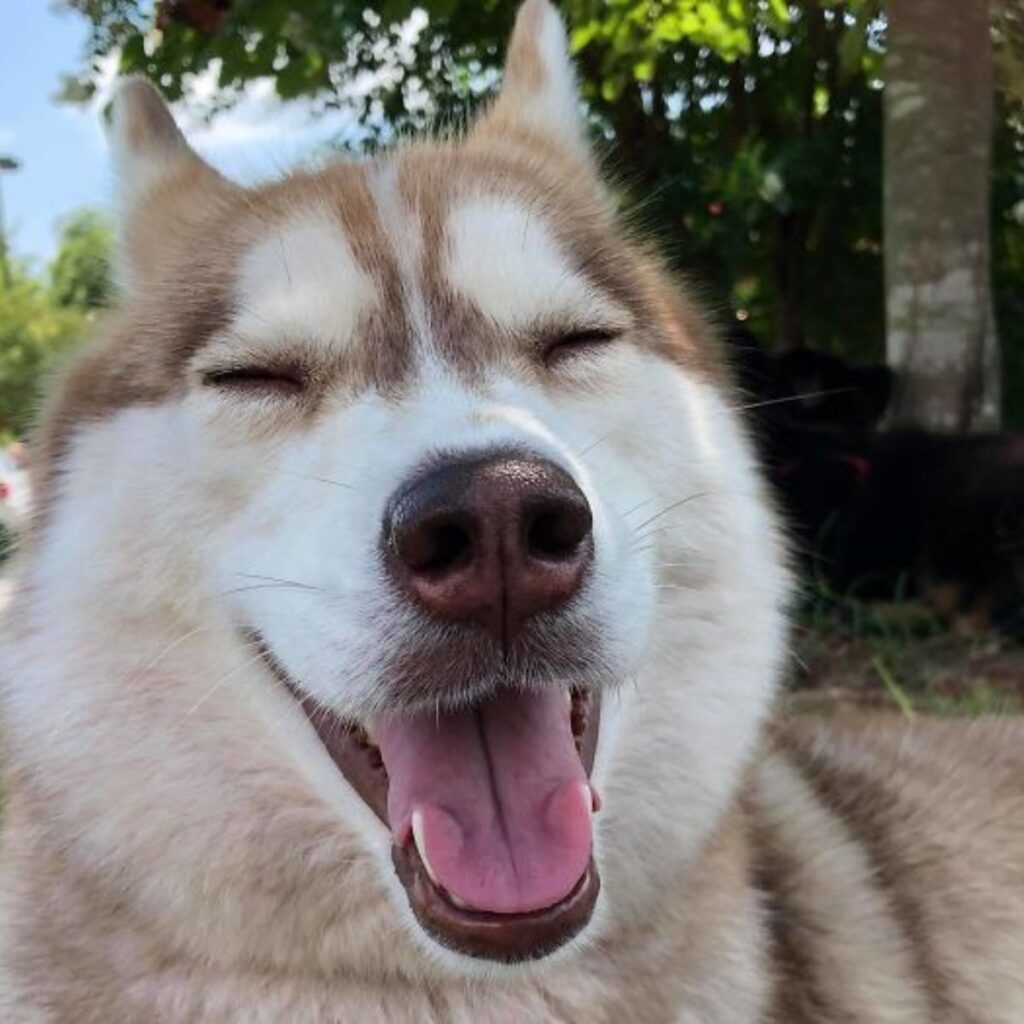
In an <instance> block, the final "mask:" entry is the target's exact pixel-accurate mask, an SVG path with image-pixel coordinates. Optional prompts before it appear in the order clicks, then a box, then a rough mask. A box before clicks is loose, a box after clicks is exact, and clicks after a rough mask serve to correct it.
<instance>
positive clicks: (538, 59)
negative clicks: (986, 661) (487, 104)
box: [479, 0, 590, 161]
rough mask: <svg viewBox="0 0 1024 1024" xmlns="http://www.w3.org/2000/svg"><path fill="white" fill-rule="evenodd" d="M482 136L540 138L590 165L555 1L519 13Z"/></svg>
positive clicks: (541, 0) (537, 2) (529, 4)
mask: <svg viewBox="0 0 1024 1024" xmlns="http://www.w3.org/2000/svg"><path fill="white" fill-rule="evenodd" d="M479 130H480V131H482V132H484V133H488V134H494V135H499V136H500V135H502V134H505V133H507V132H509V131H512V132H519V133H522V132H526V133H528V134H531V135H540V136H543V137H544V138H545V139H547V141H549V142H555V143H557V144H558V145H560V146H561V147H562V148H564V149H567V150H569V152H570V153H571V154H572V155H574V156H577V157H580V158H582V159H585V160H587V161H589V159H590V151H589V147H588V145H587V141H586V137H585V134H584V126H583V119H582V117H581V116H580V99H579V91H578V89H577V86H576V75H575V72H574V70H573V65H572V61H571V60H570V58H569V41H568V38H567V37H566V32H565V25H564V24H563V23H562V19H561V17H560V15H559V14H558V11H556V10H555V8H554V7H553V6H552V4H551V3H550V0H526V2H525V3H524V4H523V5H522V6H521V7H520V8H519V14H518V15H517V16H516V24H515V28H514V29H513V30H512V38H511V40H510V41H509V45H508V54H507V56H506V57H505V77H504V82H503V84H502V87H501V93H500V94H499V96H498V99H497V100H496V102H495V104H494V106H493V107H492V108H491V109H490V111H489V112H488V113H487V114H486V115H485V116H484V118H483V120H482V122H481V123H480V126H479Z"/></svg>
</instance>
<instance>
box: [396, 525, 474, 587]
mask: <svg viewBox="0 0 1024 1024" xmlns="http://www.w3.org/2000/svg"><path fill="white" fill-rule="evenodd" d="M398 553H399V555H400V556H401V559H402V561H403V562H404V563H405V564H406V566H408V567H409V568H410V569H412V570H413V571H414V572H418V573H423V574H426V575H441V574H444V573H448V572H451V571H452V570H454V569H458V568H461V567H462V566H464V565H467V564H468V563H469V562H470V561H471V560H472V553H473V538H472V535H471V534H470V531H469V529H468V528H467V527H466V526H465V525H464V524H463V523H460V522H458V521H455V520H452V519H444V520H439V521H434V522H421V523H418V524H416V526H415V527H413V528H412V529H410V530H407V531H405V532H404V534H403V535H401V536H400V537H399V538H398Z"/></svg>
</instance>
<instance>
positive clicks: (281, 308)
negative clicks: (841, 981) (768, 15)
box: [7, 0, 785, 975]
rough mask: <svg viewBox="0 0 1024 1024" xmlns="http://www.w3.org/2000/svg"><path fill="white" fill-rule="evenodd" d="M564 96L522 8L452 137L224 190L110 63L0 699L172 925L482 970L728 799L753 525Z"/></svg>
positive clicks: (713, 376)
mask: <svg viewBox="0 0 1024 1024" xmlns="http://www.w3.org/2000/svg"><path fill="white" fill-rule="evenodd" d="M576 108H577V99H576V95H575V92H574V89H573V84H572V72H571V67H570V65H569V63H568V59H567V57H566V51H565V43H564V36H563V32H562V28H561V24H560V21H559V19H558V17H557V15H556V14H555V13H554V11H553V9H552V8H551V7H550V6H549V5H548V4H547V3H544V2H538V0H530V2H528V3H527V4H526V5H525V6H524V8H523V9H522V11H521V13H520V17H519V20H518V23H517V28H516V32H515V35H514V37H513V40H512V42H511V44H510V50H509V57H508V63H507V69H506V78H505V84H504V87H503V92H502V94H501V96H500V97H499V99H498V100H497V102H496V104H495V105H494V106H493V108H492V109H491V110H490V111H489V112H488V113H487V114H486V116H485V117H484V118H483V119H482V121H481V122H480V123H479V124H478V125H477V126H475V127H474V128H473V129H472V131H470V132H469V133H468V134H467V135H466V137H465V138H460V139H458V140H455V141H450V142H443V143H429V144H420V145H413V146H410V147H408V148H405V149H401V150H399V151H397V152H395V153H393V154H391V155H388V156H385V157H382V158H380V159H377V160H374V161H371V162H365V163H356V164H341V165H336V166H331V167H328V168H326V169H324V170H322V171H320V172H317V173H311V174H299V175H295V176H292V177H290V178H287V179H285V180H284V181H281V182H279V183H277V184H274V185H271V186H268V187H264V188H261V189H256V190H242V189H240V188H237V187H236V186H234V185H231V184H229V183H227V182H225V181H224V180H223V179H221V178H220V177H219V176H217V175H216V174H215V173H214V172H213V171H212V170H210V169H209V168H208V167H207V166H205V165H204V164H202V162H201V161H200V160H199V159H198V157H196V156H195V155H194V154H193V153H192V152H191V150H189V149H188V147H187V145H186V144H185V142H184V140H183V139H182V138H181V136H180V135H179V134H178V132H177V130H176V128H175V127H174V125H173V122H172V121H171V119H170V116H169V114H168V113H167V112H166V109H165V108H164V107H163V105H162V104H161V103H160V101H159V100H158V98H157V97H156V96H155V94H154V93H153V92H152V91H151V90H150V89H149V87H148V86H146V85H144V84H143V83H141V82H131V81H130V82H128V83H126V84H125V85H124V86H123V87H122V90H121V92H120V95H119V97H118V99H117V101H116V106H115V117H114V122H115V137H116V142H117V146H118V149H119V159H120V166H121V170H122V187H123V193H124V202H125V230H124V246H123V260H122V263H123V266H122V277H123V280H124V298H123V303H122V306H121V308H120V310H119V311H118V312H117V313H116V314H115V318H114V319H113V320H112V322H111V323H110V325H109V326H108V330H107V333H106V335H105V336H104V337H103V338H102V339H101V340H100V341H99V342H98V343H96V344H95V345H94V346H93V347H92V348H90V349H89V350H87V352H86V353H85V354H84V355H83V356H82V357H81V359H80V360H79V362H78V363H77V364H76V366H75V367H74V368H73V369H72V371H71V372H70V374H68V375H67V376H66V378H65V380H64V383H63V385H62V387H61V388H60V389H59V390H58V392H57V395H56V397H55V398H54V400H53V402H52V403H51V407H50V410H49V413H48V416H47V418H46V420H45V421H44V425H43V428H42V431H41V434H40V441H39V445H40V447H39V453H40V454H39V465H40V466H41V474H42V475H41V479H40V480H39V481H38V487H39V491H40V493H41V494H42V495H43V498H42V505H41V507H40V509H39V523H38V526H37V530H36V536H35V538H34V542H33V545H32V551H31V552H30V556H29V561H28V567H27V569H26V597H25V600H24V602H23V607H22V628H21V630H20V631H19V639H18V641H17V642H16V644H15V647H14V650H12V652H11V658H12V660H13V662H14V663H15V664H16V665H17V666H18V670H17V671H16V673H15V677H16V678H29V677H31V678H32V679H33V680H34V683H33V687H32V688H31V689H29V688H28V687H25V688H24V689H22V688H19V686H18V685H17V684H15V685H13V686H11V687H9V691H8V696H7V706H8V717H9V719H10V721H11V722H12V723H13V726H12V732H13V734H14V736H15V741H14V742H15V744H16V746H17V747H18V749H19V750H20V751H21V754H20V756H21V757H22V758H23V759H26V760H29V761H32V762H33V763H34V764H36V765H41V764H42V763H44V762H49V763H50V767H49V768H48V769H47V770H46V771H47V773H48V777H50V778H55V779H59V780H61V784H60V785H54V786H53V787H52V792H51V791H49V790H48V792H47V795H46V799H48V800H50V801H53V802H54V803H55V804H56V805H58V806H59V811H57V812H55V813H54V814H53V815H51V818H52V820H53V821H54V822H55V824H54V826H53V827H54V829H56V830H57V831H58V832H59V833H60V836H59V838H60V839H61V840H62V841H64V842H65V844H67V843H68V842H71V846H72V847H73V848H74V849H75V850H76V858H77V859H78V861H79V862H80V863H81V864H82V865H83V870H87V871H89V872H90V873H92V874H99V875H100V876H101V878H102V876H103V872H104V870H109V868H110V865H111V864H116V865H117V867H118V870H119V871H120V876H119V877H120V884H121V885H122V886H123V887H125V888H127V890H129V891H130V892H131V893H132V895H133V898H135V899H136V900H138V901H140V902H142V903H143V904H145V905H146V907H147V908H148V909H149V911H150V913H151V914H152V915H153V916H154V917H155V918H156V919H158V920H159V921H160V922H161V927H163V928H164V929H165V931H166V934H167V935H168V936H169V941H172V942H173V943H176V944H177V945H179V946H181V947H182V948H185V949H188V950H190V951H193V952H196V953H201V954H202V955H203V956H206V957H210V956H212V957H214V958H221V959H225V960H235V959H242V958H246V959H247V962H252V961H253V960H254V959H255V960H256V961H257V962H263V963H274V964H275V965H277V966H281V965H282V964H289V963H293V962H296V961H301V962H303V963H307V964H308V963H309V962H310V960H311V959H312V960H313V961H314V962H315V963H317V964H318V965H323V966H324V967H325V969H331V970H334V969H337V968H338V967H339V966H345V967H347V968H353V967H358V968H359V969H361V970H371V969H372V970H376V971H378V972H380V971H382V970H384V968H383V967H382V964H387V968H386V970H387V971H400V972H401V971H404V972H408V973H415V974H417V975H422V973H423V972H424V971H427V970H440V971H444V972H455V973H457V974H464V973H466V972H473V971H477V970H479V969H480V965H481V964H484V965H493V964H495V963H503V964H509V965H516V966H512V967H510V968H509V969H511V970H521V969H522V965H523V964H524V963H526V962H531V961H536V960H541V959H545V958H550V957H552V956H556V955H557V957H561V956H565V955H567V954H569V953H571V952H572V951H577V952H578V951H579V950H581V949H584V948H586V947H587V945H588V944H590V943H594V942H600V941H602V937H603V936H606V935H608V934H611V933H612V932H614V930H615V929H616V928H620V927H623V926H624V924H625V923H626V922H628V921H630V920H635V919H636V918H637V917H638V916H640V915H644V914H654V913H662V911H661V910H659V909H658V908H659V905H660V904H662V903H663V901H664V897H665V892H666V890H669V889H670V888H671V886H672V885H673V884H674V881H675V880H676V879H677V878H678V874H679V872H680V871H681V870H682V867H683V866H684V865H685V864H686V863H687V861H688V860H689V859H691V858H692V857H693V856H694V855H695V853H696V851H697V850H699V848H700V847H701V845H702V843H703V842H704V841H705V839H706V838H707V836H708V835H709V833H710V832H711V830H712V829H713V826H714V824H715V821H716V820H717V816H718V814H719V813H720V811H721V809H722V807H723V806H724V804H725V802H726V801H727V799H728V795H729V793H730V792H731V791H732V789H733V787H734V786H735V784H736V780H737V776H738V773H739V772H740V770H741V768H742V764H743V761H744V757H745V755H746V752H747V750H748V748H749V746H750V744H751V743H752V742H753V737H754V735H755V731H756V727H757V725H758V722H759V720H760V718H761V716H762V714H763V711H764V708H765V706H766V703H767V701H768V698H769V695H770V692H771V682H772V678H773V676H774V673H775V670H776V665H777V662H778V659H779V656H780V650H781V646H782V625H781V623H782V615H781V610H780V609H781V605H782V603H783V600H784V594H785V574H784V572H783V570H782V569H781V567H780V556H779V546H778V542H777V539H776V535H775V528H774V524H773V521H772V518H771V516H770V515H769V513H768V511H767V510H766V507H765V503H764V501H763V498H762V496H761V490H760V485H759V482H758V480H757V476H756V474H755V472H754V470H753V467H752V464H751V460H750V457H749V455H748V451H747V446H746V443H745V440H744V438H743V437H742V434H741V431H740V429H739V427H738V425H737V422H736V419H735V417H734V415H733V413H732V411H731V408H730V406H731V404H732V400H731V397H730V393H729V390H728V387H727V385H726V383H725V381H724V379H723V377H722V374H721V372H720V370H719V369H718V360H717V355H716V352H715V349H714V341H713V339H711V338H710V337H709V336H708V333H707V331H706V329H705V328H704V326H703V324H702V321H701V319H700V317H699V316H698V315H697V314H696V313H695V312H694V311H693V310H692V309H691V307H690V306H689V305H688V304H687V302H686V301H685V300H684V299H683V298H681V297H680V296H679V295H678V294H677V293H676V292H675V291H674V289H673V287H672V286H671V285H670V284H669V283H668V282H667V281H666V279H665V278H664V277H663V276H662V274H661V272H660V271H659V270H658V268H657V266H656V264H655V263H654V262H653V260H652V259H651V258H650V257H649V256H648V255H647V254H645V253H644V252H643V251H642V250H641V249H639V248H638V247H637V246H636V245H634V244H633V243H632V242H630V241H629V240H627V239H626V238H624V236H623V234H622V231H621V229H620V227H619V226H618V225H617V223H616V218H615V215H614V211H613V210H612V208H611V205H610V202H609V199H608V197H607V195H606V194H605V192H604V191H603V189H602V188H601V186H600V184H599V182H598V180H597V177H596V175H595V171H594V167H593V163H592V160H591V157H590V155H589V153H588V152H587V149H586V146H585V144H584V142H583V139H582V133H581V129H580V126H579V124H578V122H577V115H576ZM100 466H102V467H103V472H102V477H103V478H110V479H115V480H117V481H118V483H117V486H111V487H110V488H109V489H105V490H102V491H97V490H96V489H95V488H94V487H93V486H92V483H91V482H92V481H94V480H95V479H97V475H96V470H97V468H98V467H100ZM58 622H59V623H60V626H59V628H57V626H56V623H58ZM71 666H73V668H72V667H71ZM52 701H59V702H60V703H61V706H62V707H63V712H62V715H61V716H60V717H59V720H58V722H57V724H56V725H55V724H54V719H53V715H52V713H50V712H48V711H47V708H48V706H51V705H50V703H49V702H52ZM44 733H45V742H44V741H43V734H44ZM69 836H79V837H85V838H83V839H81V840H79V839H76V840H73V841H71V840H69V838H68V837H69ZM100 865H103V866H104V867H100ZM209 893H215V894H216V899H215V900H214V901H212V903H211V901H210V900H209V899H207V898H206V897H205V895H204V894H209ZM682 909H684V908H680V910H682ZM200 924H201V926H200ZM489 969H490V968H489Z"/></svg>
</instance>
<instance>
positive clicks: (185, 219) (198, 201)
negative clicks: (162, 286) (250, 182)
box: [108, 76, 236, 294]
mask: <svg viewBox="0 0 1024 1024" xmlns="http://www.w3.org/2000/svg"><path fill="white" fill-rule="evenodd" d="M108 135H109V139H110V146H111V150H112V156H113V165H114V176H115V181H116V189H117V206H118V213H119V217H118V221H119V229H120V230H119V244H118V248H117V257H116V259H115V263H114V267H115V278H116V280H117V282H118V284H119V286H120V288H121V291H122V292H124V293H128V294H130V293H131V292H133V291H134V290H136V289H137V287H138V286H139V285H140V284H141V283H143V282H144V281H146V280H147V278H149V277H150V276H151V275H152V274H154V273H155V272H156V270H157V268H158V267H159V266H160V265H161V263H162V260H163V259H164V253H165V251H167V250H169V249H171V248H172V247H173V243H174V242H175V241H176V239H178V238H182V237H184V236H186V235H188V234H189V233H190V232H194V231H196V230H197V228H196V225H197V224H198V225H200V226H201V224H202V222H203V220H204V219H206V218H208V215H209V213H210V211H211V210H212V209H213V208H214V207H215V206H216V205H217V204H218V203H221V202H223V201H225V199H226V198H228V197H229V196H230V195H231V194H232V193H233V192H234V191H235V189H236V186H234V185H232V184H231V183H230V182H228V181H226V180H225V179H224V178H222V177H221V176H220V175H219V174H218V173H217V172H216V171H215V170H214V169H213V168H212V167H211V166H210V165H209V164H208V163H206V162H205V161H204V160H203V159H202V158H201V157H200V156H199V154H198V153H196V151H195V150H194V149H192V147H191V146H190V145H189V144H188V143H187V142H186V141H185V137H184V135H182V134H181V131H180V130H179V129H178V126H177V125H176V124H175V122H174V117H173V116H172V115H171V112H170V110H169V109H168V108H167V104H166V103H164V100H163V97H162V96H161V95H160V93H158V92H157V91H156V89H155V88H154V87H153V86H152V85H151V84H150V83H149V82H147V81H146V80H145V79H144V78H140V77H137V76H132V77H129V78H125V79H123V80H122V81H121V82H120V83H119V84H118V86H117V89H116V91H115V93H114V98H113V101H112V102H111V106H110V111H109V124H108ZM210 243H211V240H210V239H208V238H207V239H206V240H205V244H206V245H207V246H208V245H209V244H210Z"/></svg>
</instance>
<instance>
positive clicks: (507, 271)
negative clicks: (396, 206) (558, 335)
mask: <svg viewBox="0 0 1024 1024" xmlns="http://www.w3.org/2000/svg"><path fill="white" fill-rule="evenodd" d="M447 237H448V253H447V256H448V273H449V279H450V281H451V283H452V284H453V285H454V286H455V287H456V288H457V289H458V290H459V292H461V293H462V295H463V296H464V297H465V298H467V299H469V300H470V301H472V302H473V303H475V305H476V306H477V308H479V309H480V310H481V311H482V312H483V313H484V314H485V315H486V316H488V317H489V318H490V319H491V320H493V321H494V322H495V323H496V324H498V325H499V326H501V327H504V328H507V329H508V330H510V331H514V330H516V329H522V328H527V327H531V326H533V325H534V324H536V323H537V322H543V321H547V320H560V321H561V322H563V323H570V324H571V323H580V324H592V325H594V326H609V327H614V326H624V325H626V324H628V322H629V315H628V313H627V312H626V311H625V310H620V309H618V308H617V307H615V306H614V305H612V304H611V303H610V302H609V301H608V300H607V299H606V298H605V297H603V296H602V295H601V294H600V293H599V292H597V291H596V289H594V288H593V287H592V286H591V285H590V284H589V283H588V282H587V281H586V280H585V279H584V278H583V277H582V276H581V275H580V274H578V273H576V272H575V271H573V270H572V269H570V266H569V263H568V260H567V259H566V256H565V254H564V253H562V252H560V251H559V247H558V244H557V243H556V241H555V239H554V238H553V237H552V235H551V232H550V231H549V229H548V227H547V226H546V225H545V223H544V221H543V220H542V218H540V217H539V216H537V215H535V214H533V213H532V212H531V211H530V210H528V209H527V208H526V207H524V206H523V205H522V204H521V203H519V202H516V201H515V200H513V199H509V198H505V197H495V196H486V197H484V196H480V197H477V198H475V199H472V200H470V201H468V202H465V203H463V204H461V205H460V206H458V207H456V208H455V210H453V211H452V213H451V215H450V217H449V220H448V225H447Z"/></svg>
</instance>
